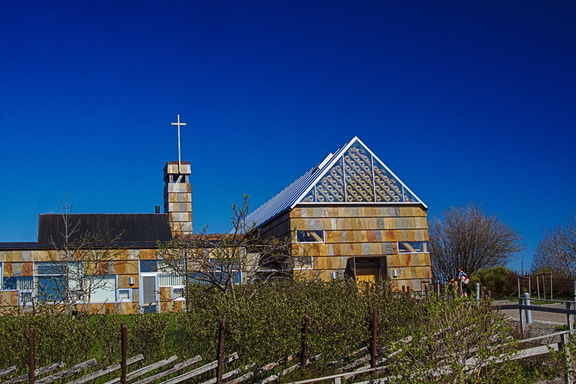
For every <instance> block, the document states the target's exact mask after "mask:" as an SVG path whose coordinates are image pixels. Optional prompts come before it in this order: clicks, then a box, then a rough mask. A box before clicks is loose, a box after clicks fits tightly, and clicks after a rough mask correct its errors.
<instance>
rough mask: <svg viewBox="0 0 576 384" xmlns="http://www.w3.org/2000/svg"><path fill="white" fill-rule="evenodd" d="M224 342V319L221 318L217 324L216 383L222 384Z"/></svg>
mask: <svg viewBox="0 0 576 384" xmlns="http://www.w3.org/2000/svg"><path fill="white" fill-rule="evenodd" d="M225 342H226V319H221V320H220V324H219V325H218V371H217V373H216V383H217V384H222V376H223V375H224V344H225Z"/></svg>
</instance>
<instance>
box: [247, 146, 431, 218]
mask: <svg viewBox="0 0 576 384" xmlns="http://www.w3.org/2000/svg"><path fill="white" fill-rule="evenodd" d="M368 162H369V164H368ZM355 167H356V168H358V169H354V168H355ZM333 176H334V177H333ZM362 179H366V180H362ZM365 181H368V183H366V182H365ZM369 184H371V185H369ZM370 194H373V196H370ZM319 203H320V204H322V203H329V204H348V205H349V204H358V203H362V204H382V205H390V204H420V205H422V206H424V208H427V207H426V205H425V204H424V203H423V202H422V200H420V199H419V198H418V197H417V196H416V195H415V194H414V193H413V192H412V191H411V190H410V189H409V188H408V187H407V186H406V185H405V184H404V183H403V182H402V181H401V180H400V179H399V178H398V177H397V176H396V175H395V174H394V173H393V172H392V171H391V170H390V169H389V168H388V167H387V166H386V165H385V164H384V163H383V162H382V161H381V160H380V159H379V158H378V157H377V156H376V155H375V154H374V153H373V152H372V151H371V150H370V149H369V148H368V147H367V146H366V145H365V144H364V143H363V142H362V141H361V140H360V139H359V138H358V137H354V138H353V139H352V140H350V141H349V142H348V143H347V144H345V145H344V146H342V147H341V148H339V149H338V150H337V151H335V152H334V153H333V154H332V153H331V154H329V155H328V156H326V158H325V159H324V160H323V161H321V162H320V163H319V164H318V165H316V166H315V167H313V168H312V169H310V170H309V171H308V172H306V173H305V174H303V175H302V176H300V177H299V178H298V179H297V180H296V181H294V182H293V183H292V184H290V185H289V186H288V187H286V188H284V189H283V190H282V191H281V192H280V193H278V194H277V195H276V196H274V197H273V198H271V199H270V200H268V201H267V202H266V203H264V204H262V205H261V206H260V207H258V208H257V209H256V210H254V211H253V212H252V213H250V214H249V215H248V216H247V217H246V222H247V223H248V224H253V223H254V224H255V225H256V226H257V227H258V226H262V225H264V224H265V223H267V222H268V221H270V220H271V219H273V218H275V217H277V216H279V215H281V214H283V213H285V212H287V211H289V210H291V209H293V208H294V207H295V206H296V205H298V204H319Z"/></svg>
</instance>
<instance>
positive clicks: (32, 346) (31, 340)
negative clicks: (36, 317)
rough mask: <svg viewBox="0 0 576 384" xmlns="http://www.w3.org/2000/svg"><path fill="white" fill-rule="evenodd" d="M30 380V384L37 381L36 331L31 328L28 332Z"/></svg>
mask: <svg viewBox="0 0 576 384" xmlns="http://www.w3.org/2000/svg"><path fill="white" fill-rule="evenodd" d="M28 368H29V371H28V380H29V381H30V384H34V382H35V381H36V373H35V371H36V330H35V329H34V328H30V329H29V330H28Z"/></svg>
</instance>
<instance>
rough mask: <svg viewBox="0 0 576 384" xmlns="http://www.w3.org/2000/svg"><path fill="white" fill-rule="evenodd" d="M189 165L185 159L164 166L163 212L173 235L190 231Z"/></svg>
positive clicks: (190, 195) (190, 193)
mask: <svg viewBox="0 0 576 384" xmlns="http://www.w3.org/2000/svg"><path fill="white" fill-rule="evenodd" d="M190 174H191V167H190V163H189V162H187V161H180V162H179V161H170V162H168V163H166V165H165V166H164V212H165V213H167V214H168V219H169V221H170V226H171V228H172V234H173V235H186V234H191V233H192V185H191V184H190Z"/></svg>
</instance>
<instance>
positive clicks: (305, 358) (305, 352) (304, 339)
mask: <svg viewBox="0 0 576 384" xmlns="http://www.w3.org/2000/svg"><path fill="white" fill-rule="evenodd" d="M309 326H310V317H309V316H304V324H303V325H302V354H301V355H300V366H301V367H302V368H306V367H307V366H308V327H309Z"/></svg>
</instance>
